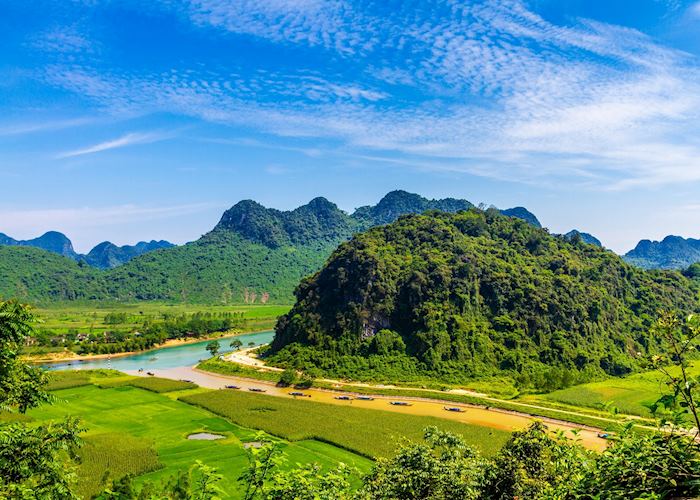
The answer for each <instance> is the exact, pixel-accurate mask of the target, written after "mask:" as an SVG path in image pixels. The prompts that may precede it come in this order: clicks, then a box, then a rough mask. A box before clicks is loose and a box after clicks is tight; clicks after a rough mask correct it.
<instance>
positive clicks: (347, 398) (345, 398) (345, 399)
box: [335, 396, 360, 401]
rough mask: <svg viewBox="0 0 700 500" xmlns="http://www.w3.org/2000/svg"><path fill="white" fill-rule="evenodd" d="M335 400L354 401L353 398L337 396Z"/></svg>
mask: <svg viewBox="0 0 700 500" xmlns="http://www.w3.org/2000/svg"><path fill="white" fill-rule="evenodd" d="M335 399H339V400H340V401H352V398H351V397H350V396H336V397H335ZM357 399H360V398H357Z"/></svg>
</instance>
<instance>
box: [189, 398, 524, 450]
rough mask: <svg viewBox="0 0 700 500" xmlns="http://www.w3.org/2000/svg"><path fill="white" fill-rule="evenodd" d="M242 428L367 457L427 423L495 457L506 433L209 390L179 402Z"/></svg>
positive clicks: (414, 434)
mask: <svg viewBox="0 0 700 500" xmlns="http://www.w3.org/2000/svg"><path fill="white" fill-rule="evenodd" d="M180 399H181V400H182V401H185V402H187V403H190V404H193V405H197V406H200V407H202V408H206V409H208V410H210V411H212V412H214V413H216V414H218V415H222V416H224V417H226V418H228V419H230V420H231V421H232V422H235V423H236V424H239V425H242V426H244V427H252V428H257V429H262V430H264V431H265V432H269V433H270V434H273V435H275V436H279V437H282V438H284V439H288V440H290V441H300V440H306V439H313V440H317V441H324V442H328V443H331V444H333V445H336V446H338V447H340V448H344V449H347V450H351V451H354V452H357V453H359V454H361V455H364V456H367V457H374V458H376V457H387V456H391V455H392V454H393V453H394V452H395V450H396V445H397V442H398V441H399V440H400V439H402V438H408V439H411V440H416V441H417V440H420V439H421V438H422V436H423V430H424V429H425V428H426V427H428V426H431V425H435V426H438V427H440V428H441V429H444V430H448V431H452V432H456V433H458V434H461V435H462V436H463V437H464V439H465V440H466V441H467V442H468V443H469V444H471V445H472V446H474V447H475V448H478V449H480V450H481V451H482V452H483V453H484V454H485V455H493V454H494V453H495V452H496V451H498V450H499V449H500V448H501V446H502V445H503V443H505V441H506V440H507V439H508V437H509V435H510V433H508V432H505V431H499V430H496V429H489V428H485V427H479V426H475V425H468V424H463V423H460V422H452V421H449V420H444V419H440V418H435V417H423V416H415V415H404V414H400V413H393V412H387V411H382V410H368V409H363V408H352V407H347V406H337V405H331V404H324V403H316V402H311V401H295V400H290V399H282V398H277V397H274V396H266V395H259V394H248V393H244V392H237V391H210V392H203V393H200V394H195V395H191V396H186V397H182V398H180Z"/></svg>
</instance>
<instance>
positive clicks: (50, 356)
mask: <svg viewBox="0 0 700 500" xmlns="http://www.w3.org/2000/svg"><path fill="white" fill-rule="evenodd" d="M268 330H269V328H265V329H256V330H250V331H240V330H229V331H227V332H218V334H217V335H207V336H205V337H197V338H191V337H187V338H180V339H168V340H166V341H165V342H163V343H162V344H157V345H154V346H153V347H151V348H149V349H145V350H143V351H124V352H117V353H113V354H78V353H75V352H72V351H63V352H50V353H45V354H30V355H23V356H22V359H23V360H25V361H27V362H29V363H33V364H46V363H68V362H73V361H75V362H81V361H94V360H99V359H114V358H123V357H125V356H134V355H136V354H145V353H148V352H151V351H155V350H157V349H163V348H165V347H175V346H179V345H187V344H195V343H197V342H208V341H210V340H217V339H220V338H224V337H227V338H228V337H238V336H241V335H248V334H252V333H261V332H266V331H268Z"/></svg>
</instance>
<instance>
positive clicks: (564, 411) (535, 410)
mask: <svg viewBox="0 0 700 500" xmlns="http://www.w3.org/2000/svg"><path fill="white" fill-rule="evenodd" d="M197 368H199V369H201V370H205V371H209V372H213V373H218V374H221V375H232V376H237V377H247V378H251V379H256V380H265V381H272V382H276V381H278V380H279V377H280V373H279V372H270V371H264V370H256V369H254V368H249V367H245V366H242V365H239V364H237V363H231V362H226V361H218V360H213V361H211V362H210V361H206V362H204V363H200V364H199V365H197ZM313 385H314V387H316V388H321V389H328V390H333V391H346V392H350V393H359V394H374V395H382V396H401V397H416V398H429V399H436V400H440V401H447V402H452V403H465V404H472V405H478V406H484V407H487V406H490V407H493V408H499V409H502V410H508V411H515V412H518V413H524V414H528V415H532V416H534V417H541V418H551V419H555V420H563V421H566V422H571V423H574V424H579V425H586V426H590V427H596V428H600V429H606V430H611V431H616V430H618V429H619V427H620V424H621V423H623V421H622V420H621V419H619V421H617V420H616V421H615V422H611V421H610V419H615V418H616V417H615V415H612V414H610V413H608V412H603V411H599V410H597V409H594V408H590V409H589V408H575V407H569V406H565V405H559V404H556V403H555V402H554V401H549V400H545V399H533V398H528V399H523V400H507V401H506V400H494V399H488V398H485V397H481V396H474V395H470V394H458V393H451V392H446V391H441V390H439V389H433V388H429V389H426V390H422V389H409V388H399V387H394V388H380V387H376V386H372V387H363V386H359V385H344V386H341V387H338V385H337V384H331V383H329V382H324V381H320V380H315V381H314V383H313ZM531 405H537V406H539V407H533V406H531Z"/></svg>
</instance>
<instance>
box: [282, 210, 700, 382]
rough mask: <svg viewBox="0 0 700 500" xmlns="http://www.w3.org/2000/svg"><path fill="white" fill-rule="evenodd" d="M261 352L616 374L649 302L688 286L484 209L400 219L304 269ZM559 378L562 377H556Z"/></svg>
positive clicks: (675, 299) (393, 369)
mask: <svg viewBox="0 0 700 500" xmlns="http://www.w3.org/2000/svg"><path fill="white" fill-rule="evenodd" d="M296 296H297V302H296V304H295V305H294V307H293V309H292V310H291V311H290V312H289V314H287V315H286V316H283V317H282V318H281V319H280V321H279V323H278V326H277V334H276V336H275V339H274V342H273V344H272V355H271V360H272V361H274V362H278V363H280V364H288V365H292V366H297V367H300V368H304V369H310V370H312V371H314V370H316V371H318V370H321V371H323V372H325V373H327V374H331V375H334V376H348V377H355V378H357V377H362V376H375V377H378V378H383V377H387V376H393V377H395V379H402V380H407V379H409V378H410V377H415V376H416V374H418V373H421V372H424V373H430V374H431V376H437V377H441V378H443V379H451V380H455V379H464V378H469V377H474V376H484V375H490V374H496V373H499V372H501V371H504V370H505V371H507V372H509V373H511V374H513V375H514V377H521V378H522V380H521V382H523V383H525V384H527V383H529V382H528V380H530V379H531V378H533V377H537V376H540V377H541V376H542V374H543V373H544V370H546V369H547V368H545V366H547V367H552V366H554V367H559V368H560V369H563V371H562V372H560V373H569V374H572V373H573V374H579V373H584V374H586V376H593V375H595V374H600V373H602V372H606V373H610V374H618V375H619V374H624V373H627V372H629V371H631V370H633V369H635V368H636V364H637V362H636V361H635V360H636V359H637V358H638V356H639V355H638V353H646V352H648V351H653V350H655V349H657V347H658V346H657V344H656V339H655V337H654V336H653V335H652V334H650V333H649V328H650V326H651V324H652V320H653V318H655V317H656V315H657V311H658V310H659V309H664V308H667V309H675V310H679V311H686V312H689V311H695V310H697V308H698V301H697V286H696V284H695V283H694V282H692V281H690V280H689V279H687V278H685V277H684V276H682V275H681V274H680V273H677V272H663V271H644V270H640V269H637V268H634V267H632V266H630V265H628V264H626V263H625V262H624V261H623V260H622V259H621V258H620V257H618V256H617V255H615V254H613V253H612V252H609V251H605V250H603V249H601V248H598V247H596V246H594V245H590V244H586V243H584V242H582V241H581V240H580V239H574V240H571V239H569V238H566V237H555V236H552V235H550V234H549V233H547V232H546V231H545V230H541V229H538V228H535V227H533V226H532V225H530V224H527V223H525V222H524V221H522V220H518V219H513V218H508V217H504V216H502V215H500V214H499V213H498V212H497V211H495V210H489V211H486V212H482V211H479V210H471V211H468V212H461V213H458V214H456V215H452V214H446V213H431V214H429V215H422V216H407V217H402V218H400V219H399V220H398V221H397V222H395V223H393V224H390V225H387V226H382V227H377V228H374V229H371V230H369V231H368V232H366V233H363V234H359V235H357V236H355V237H354V238H353V239H352V240H351V241H350V242H347V243H345V244H343V245H342V246H340V247H339V248H338V249H337V250H336V251H335V252H334V253H333V255H332V256H331V258H330V259H329V261H328V262H327V264H326V265H325V266H324V267H323V269H322V270H321V271H319V272H318V273H316V274H315V275H314V276H312V277H310V278H308V279H306V280H304V281H303V283H302V284H301V285H300V287H299V288H298V290H297V292H296ZM558 376H560V375H558Z"/></svg>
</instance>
